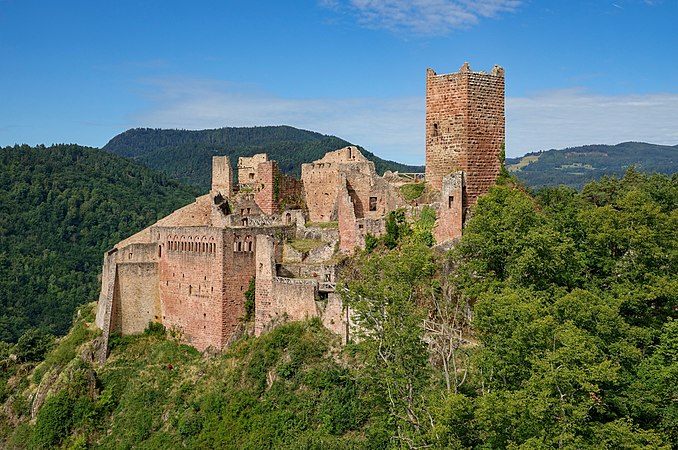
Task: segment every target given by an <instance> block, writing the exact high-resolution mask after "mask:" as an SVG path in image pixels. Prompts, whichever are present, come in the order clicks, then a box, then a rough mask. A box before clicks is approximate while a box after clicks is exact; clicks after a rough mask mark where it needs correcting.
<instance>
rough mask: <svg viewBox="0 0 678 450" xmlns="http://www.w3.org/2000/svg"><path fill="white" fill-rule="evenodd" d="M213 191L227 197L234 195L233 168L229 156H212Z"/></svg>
mask: <svg viewBox="0 0 678 450" xmlns="http://www.w3.org/2000/svg"><path fill="white" fill-rule="evenodd" d="M212 192H213V193H220V194H221V195H222V196H224V197H226V198H228V197H230V196H231V195H233V168H232V167H231V161H230V159H229V158H228V156H213V157H212Z"/></svg>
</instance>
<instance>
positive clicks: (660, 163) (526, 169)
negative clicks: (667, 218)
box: [506, 142, 678, 189]
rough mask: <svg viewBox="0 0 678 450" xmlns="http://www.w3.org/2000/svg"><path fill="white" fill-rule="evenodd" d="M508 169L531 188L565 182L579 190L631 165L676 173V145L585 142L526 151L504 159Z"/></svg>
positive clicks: (624, 170)
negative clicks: (525, 153)
mask: <svg viewBox="0 0 678 450" xmlns="http://www.w3.org/2000/svg"><path fill="white" fill-rule="evenodd" d="M506 164H507V167H508V169H509V170H510V171H511V172H513V173H514V174H515V175H516V176H517V177H518V178H519V179H520V180H521V181H522V182H523V183H525V184H526V185H527V186H530V187H532V188H540V187H543V186H559V185H561V184H562V185H566V186H571V187H574V188H576V189H581V188H582V187H583V186H584V184H586V183H588V182H589V181H594V180H600V179H601V178H602V177H603V176H606V175H607V176H613V175H614V176H617V177H621V176H623V175H624V172H626V170H627V169H628V168H629V167H631V166H633V167H635V169H636V170H638V171H639V172H643V173H653V172H657V173H663V174H666V175H671V174H673V173H675V172H678V145H675V146H673V147H671V146H667V145H656V144H646V143H643V142H623V143H621V144H617V145H584V146H581V147H573V148H566V149H563V150H548V151H544V152H538V153H528V154H527V155H525V156H522V157H520V158H507V160H506Z"/></svg>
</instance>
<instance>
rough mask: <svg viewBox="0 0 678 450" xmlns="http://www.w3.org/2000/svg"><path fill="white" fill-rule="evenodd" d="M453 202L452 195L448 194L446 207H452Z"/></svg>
mask: <svg viewBox="0 0 678 450" xmlns="http://www.w3.org/2000/svg"><path fill="white" fill-rule="evenodd" d="M453 203H454V195H450V196H449V197H448V198H447V207H448V208H452V204H453Z"/></svg>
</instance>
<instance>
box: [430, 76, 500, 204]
mask: <svg viewBox="0 0 678 450" xmlns="http://www.w3.org/2000/svg"><path fill="white" fill-rule="evenodd" d="M503 143H504V69H502V68H501V67H499V66H496V65H495V66H494V68H493V69H492V71H491V72H490V73H489V74H488V73H485V72H472V71H471V68H470V67H469V65H468V63H464V65H463V66H462V67H461V69H460V70H459V72H457V73H451V74H444V75H437V74H436V73H435V72H434V71H433V70H431V69H428V70H427V71H426V182H427V183H429V185H430V186H431V187H433V188H434V189H436V190H438V191H440V190H441V189H442V184H443V177H445V176H446V175H449V174H450V173H452V172H457V171H462V172H463V173H464V179H465V192H464V198H463V202H462V203H463V208H464V209H467V208H468V207H470V206H472V205H474V204H475V203H476V201H477V200H478V197H479V196H481V195H483V194H485V193H486V192H487V191H488V190H489V188H490V187H491V186H492V185H493V184H494V183H495V181H496V179H497V176H498V175H499V171H500V168H501V163H500V161H499V158H500V154H501V148H502V144H503Z"/></svg>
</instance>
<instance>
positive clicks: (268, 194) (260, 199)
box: [254, 161, 302, 214]
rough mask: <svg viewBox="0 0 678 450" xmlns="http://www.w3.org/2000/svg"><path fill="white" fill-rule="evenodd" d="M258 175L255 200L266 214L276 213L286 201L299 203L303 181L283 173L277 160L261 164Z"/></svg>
mask: <svg viewBox="0 0 678 450" xmlns="http://www.w3.org/2000/svg"><path fill="white" fill-rule="evenodd" d="M257 177H258V178H257V183H256V193H255V194H254V200H255V201H256V203H257V205H259V208H261V210H262V212H263V213H264V214H276V213H277V212H278V210H279V207H280V205H281V203H283V202H284V201H289V202H291V203H298V200H299V199H300V198H301V192H302V184H301V182H300V181H298V180H295V179H294V178H292V177H288V176H287V175H283V174H281V173H280V170H279V169H278V163H276V162H275V161H268V162H264V163H261V164H259V166H258V167H257Z"/></svg>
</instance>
